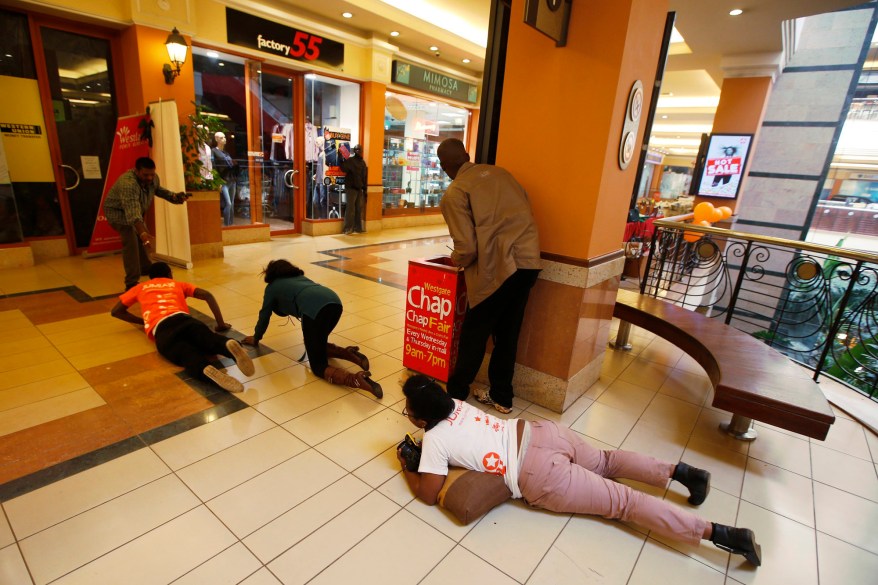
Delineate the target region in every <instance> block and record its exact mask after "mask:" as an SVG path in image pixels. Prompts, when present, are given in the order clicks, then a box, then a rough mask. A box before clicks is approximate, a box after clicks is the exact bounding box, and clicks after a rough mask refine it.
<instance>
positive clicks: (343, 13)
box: [341, 12, 354, 18]
mask: <svg viewBox="0 0 878 585" xmlns="http://www.w3.org/2000/svg"><path fill="white" fill-rule="evenodd" d="M341 15H342V16H343V17H345V18H353V17H354V15H353V14H351V13H350V12H342V13H341Z"/></svg>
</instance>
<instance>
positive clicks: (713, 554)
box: [649, 481, 740, 573]
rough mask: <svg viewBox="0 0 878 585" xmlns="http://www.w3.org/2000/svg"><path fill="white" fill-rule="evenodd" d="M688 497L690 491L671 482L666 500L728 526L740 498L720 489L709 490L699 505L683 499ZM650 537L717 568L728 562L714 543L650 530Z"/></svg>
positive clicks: (730, 524) (719, 569)
mask: <svg viewBox="0 0 878 585" xmlns="http://www.w3.org/2000/svg"><path fill="white" fill-rule="evenodd" d="M688 497H689V490H687V489H686V487H685V486H683V485H681V484H679V483H677V482H676V481H672V482H671V485H670V488H669V489H668V492H667V494H666V495H665V500H667V501H669V502H671V503H672V504H674V505H676V506H679V507H681V508H683V509H685V510H689V511H690V512H694V513H695V514H698V515H699V516H701V517H702V518H704V519H705V520H709V521H710V522H717V523H719V524H726V525H728V526H734V525H735V518H737V516H738V505H739V502H740V500H738V498H736V497H735V496H733V495H730V494H727V493H725V492H724V491H722V490H714V489H712V490H710V495H708V497H707V499H706V500H705V501H704V503H703V504H701V505H700V506H698V507H695V506H693V505H692V504H690V503H689V502H687V501H686V499H687V498H688ZM649 537H650V539H653V540H655V541H657V542H660V543H662V544H664V545H665V546H668V547H670V548H672V549H674V550H678V551H680V552H681V553H683V554H685V555H688V556H690V557H692V558H693V559H696V560H698V561H700V562H702V563H704V564H706V565H708V566H710V567H712V568H714V569H716V570H717V571H721V572H723V573H725V570H726V566H727V565H728V562H729V553H727V552H725V551H724V550H721V549H719V548H717V547H715V546H714V545H713V543H711V542H709V541H706V540H702V541H701V542H700V543H699V544H697V545H693V544H687V543H684V542H680V541H679V540H674V539H671V538H668V537H665V536H661V535H658V534H656V533H655V532H654V531H653V532H650V535H649Z"/></svg>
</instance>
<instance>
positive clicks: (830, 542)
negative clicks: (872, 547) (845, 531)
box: [817, 532, 878, 585]
mask: <svg viewBox="0 0 878 585" xmlns="http://www.w3.org/2000/svg"><path fill="white" fill-rule="evenodd" d="M817 556H818V559H819V560H820V563H819V570H820V585H874V583H875V576H876V575H878V554H873V553H870V552H868V551H865V550H863V549H861V548H857V547H855V546H851V545H850V544H848V543H846V542H843V541H841V540H838V539H836V538H832V537H831V536H828V535H826V534H823V533H820V532H818V533H817Z"/></svg>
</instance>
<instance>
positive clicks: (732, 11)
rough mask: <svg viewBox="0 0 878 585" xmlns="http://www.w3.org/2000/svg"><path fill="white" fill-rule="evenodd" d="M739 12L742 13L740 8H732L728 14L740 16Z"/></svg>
mask: <svg viewBox="0 0 878 585" xmlns="http://www.w3.org/2000/svg"><path fill="white" fill-rule="evenodd" d="M741 14H744V11H743V10H741V9H740V8H733V9H732V10H729V16H740V15H741Z"/></svg>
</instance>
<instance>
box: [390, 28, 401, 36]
mask: <svg viewBox="0 0 878 585" xmlns="http://www.w3.org/2000/svg"><path fill="white" fill-rule="evenodd" d="M390 36H392V37H398V36H399V31H398V30H392V31H390Z"/></svg>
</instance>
